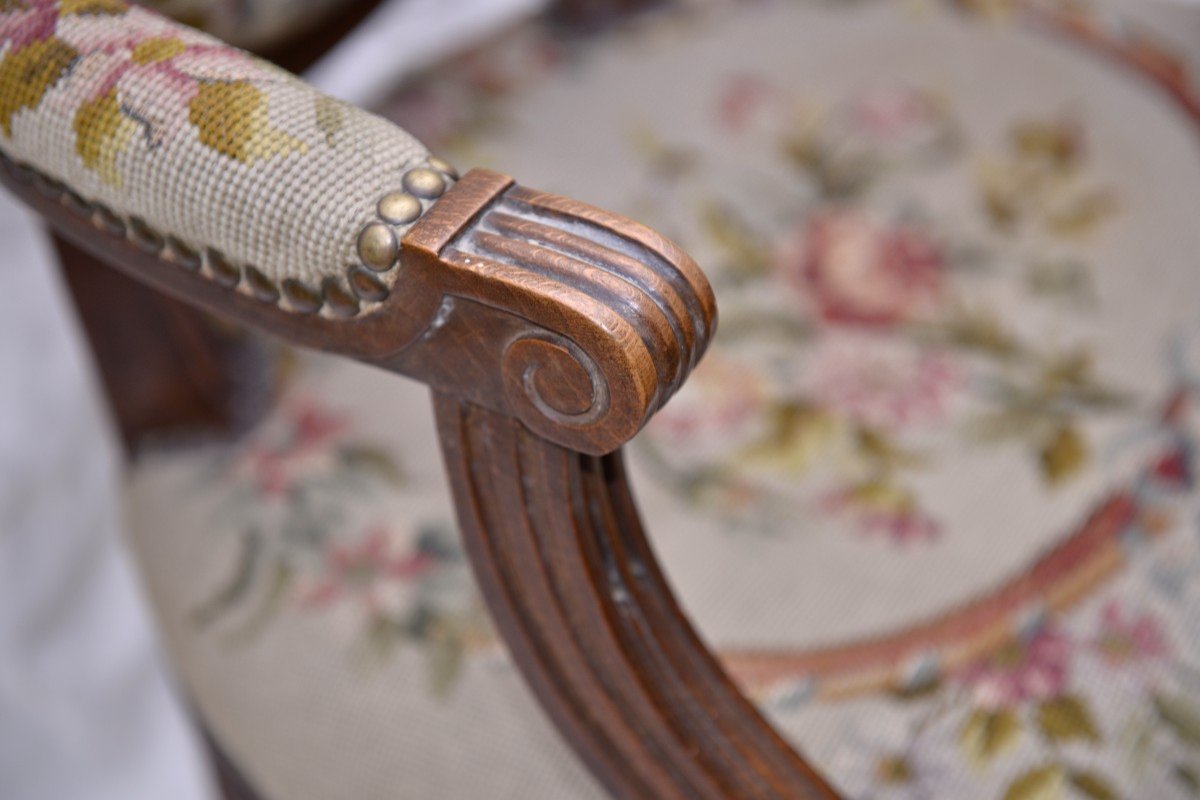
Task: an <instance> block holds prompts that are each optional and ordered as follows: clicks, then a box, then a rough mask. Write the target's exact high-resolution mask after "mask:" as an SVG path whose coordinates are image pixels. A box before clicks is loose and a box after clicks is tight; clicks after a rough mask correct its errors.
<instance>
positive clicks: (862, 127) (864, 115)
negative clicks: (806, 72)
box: [850, 88, 939, 141]
mask: <svg viewBox="0 0 1200 800" xmlns="http://www.w3.org/2000/svg"><path fill="white" fill-rule="evenodd" d="M850 113H851V120H852V123H853V125H854V127H855V129H856V130H858V131H861V132H863V133H865V134H867V135H869V136H871V137H873V138H875V139H878V140H881V141H889V140H893V139H897V138H904V137H911V136H913V135H914V132H915V131H919V130H921V129H923V128H925V127H927V126H928V125H929V124H930V122H931V121H933V120H936V119H937V117H938V116H939V115H938V108H937V106H936V105H935V104H934V103H933V101H932V100H931V98H930V97H929V95H928V94H926V93H923V92H914V91H912V90H909V89H899V88H883V89H876V90H874V91H872V92H868V93H867V94H866V95H864V96H862V97H861V98H859V100H858V102H857V103H856V104H855V105H854V106H853V107H852V108H851V111H850Z"/></svg>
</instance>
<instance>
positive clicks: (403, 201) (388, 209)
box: [376, 192, 421, 225]
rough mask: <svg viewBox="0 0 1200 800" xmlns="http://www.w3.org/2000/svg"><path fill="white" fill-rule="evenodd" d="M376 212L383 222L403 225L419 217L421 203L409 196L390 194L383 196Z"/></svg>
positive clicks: (398, 193)
mask: <svg viewBox="0 0 1200 800" xmlns="http://www.w3.org/2000/svg"><path fill="white" fill-rule="evenodd" d="M376 210H377V211H378V212H379V216H380V217H381V218H382V219H383V221H384V222H390V223H392V224H393V225H405V224H407V223H409V222H412V221H413V220H415V219H416V218H417V217H419V216H421V201H420V200H418V199H417V198H415V197H413V196H412V195H411V194H405V193H404V192H392V193H391V194H388V195H384V197H383V199H382V200H380V201H379V204H378V205H377V206H376Z"/></svg>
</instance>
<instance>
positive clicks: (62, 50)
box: [0, 0, 453, 313]
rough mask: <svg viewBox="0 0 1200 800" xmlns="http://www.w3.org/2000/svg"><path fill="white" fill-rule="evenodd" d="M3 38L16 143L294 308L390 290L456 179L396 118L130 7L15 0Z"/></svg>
mask: <svg viewBox="0 0 1200 800" xmlns="http://www.w3.org/2000/svg"><path fill="white" fill-rule="evenodd" d="M0 47H2V57H0V152H3V154H5V155H6V156H8V157H9V158H10V159H11V160H12V161H13V162H15V163H16V164H18V165H23V166H26V167H29V168H31V169H32V170H33V171H35V172H36V174H37V175H38V176H39V177H40V178H41V179H43V180H48V181H51V182H57V183H61V184H62V185H63V188H64V189H65V190H66V191H69V192H70V193H72V194H71V196H72V197H73V198H74V200H75V201H76V202H78V203H81V204H86V205H87V206H89V207H92V208H94V209H95V211H96V213H97V214H98V215H101V217H102V218H103V219H105V220H107V221H108V222H109V223H110V224H111V225H112V226H114V227H116V226H125V227H126V229H127V230H128V231H129V234H130V236H131V238H134V239H135V240H137V241H139V242H142V243H143V244H144V245H145V247H146V248H147V249H152V250H155V251H156V252H158V253H159V254H160V255H162V256H163V257H164V258H167V259H173V260H176V261H178V262H179V263H180V265H181V266H182V267H184V268H187V269H194V270H199V271H202V272H203V273H205V274H208V275H209V276H210V277H211V278H213V279H214V280H217V281H221V282H227V283H235V284H238V290H239V291H241V292H244V293H254V294H258V295H260V296H261V297H262V298H264V299H273V301H274V302H277V303H278V305H279V306H280V307H281V308H283V309H286V310H292V311H308V312H311V311H313V310H315V309H314V307H313V306H314V305H316V306H318V307H320V306H322V305H324V304H323V303H322V299H323V295H330V294H332V295H333V296H336V297H346V296H347V295H346V292H353V288H352V283H351V281H350V278H351V277H353V275H354V274H362V273H365V274H366V275H367V276H368V277H369V278H370V279H371V280H369V281H365V282H360V283H361V285H363V286H369V287H372V288H371V289H370V291H373V292H376V293H378V292H379V286H382V287H384V288H385V289H390V288H391V287H392V284H393V283H394V282H395V280H396V275H397V273H398V269H397V268H396V266H395V265H396V264H397V261H398V256H397V248H398V242H399V239H400V237H402V236H403V234H404V233H405V231H406V230H407V229H408V228H409V227H410V226H411V225H412V223H413V222H414V221H415V220H416V219H417V218H418V216H419V215H420V214H421V213H423V212H424V210H425V209H427V208H428V206H429V205H430V203H431V202H432V201H433V200H434V199H436V197H438V196H440V195H441V194H442V193H443V192H444V191H445V189H446V188H447V187H448V186H449V185H450V184H451V183H452V182H453V177H452V170H451V169H450V167H449V166H448V165H446V164H444V163H443V162H440V161H438V160H437V159H434V160H433V161H432V167H433V168H431V162H430V160H429V154H428V152H427V151H426V149H425V148H424V147H423V146H422V145H421V144H420V143H419V142H418V141H416V140H415V139H414V138H413V137H412V136H410V135H409V134H407V133H406V132H404V131H403V130H401V129H400V128H398V127H396V126H395V125H393V124H391V123H389V122H387V121H385V120H383V119H380V118H379V117H376V116H374V115H372V114H369V113H367V112H365V111H362V110H360V109H358V108H355V107H353V106H350V105H347V104H345V103H342V102H339V101H337V100H334V99H332V98H330V97H327V96H325V95H323V94H321V93H320V92H317V91H316V90H314V89H312V88H311V87H309V86H307V85H306V84H305V83H303V82H302V81H300V80H298V79H297V78H295V77H294V76H292V75H290V74H288V73H286V72H283V71H282V70H279V69H277V68H276V67H274V66H272V65H270V64H268V63H266V62H264V61H262V60H260V59H257V58H255V57H253V56H251V55H249V54H247V53H245V52H243V51H241V50H237V49H235V48H232V47H229V46H228V45H225V44H223V43H221V42H220V41H218V40H216V39H213V38H212V37H210V36H208V35H206V34H203V33H200V32H198V31H195V30H193V29H191V28H188V27H186V26H183V25H180V24H178V23H175V22H173V21H170V20H168V19H166V18H164V17H162V16H160V15H158V14H156V13H153V12H151V11H148V10H146V9H143V8H139V7H136V6H129V5H127V4H126V3H124V2H121V1H120V0H14V1H13V2H7V3H0ZM364 231H365V233H364ZM356 269H357V273H356V272H355V270H356ZM355 307H356V306H355V304H352V303H351V304H345V308H347V309H351V308H355ZM321 310H322V313H330V312H329V309H328V308H323V309H321ZM355 313H357V311H356V312H355Z"/></svg>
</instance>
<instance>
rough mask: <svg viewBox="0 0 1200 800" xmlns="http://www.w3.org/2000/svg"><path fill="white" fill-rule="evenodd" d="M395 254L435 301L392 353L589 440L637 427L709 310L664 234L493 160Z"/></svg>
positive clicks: (500, 406)
mask: <svg viewBox="0 0 1200 800" xmlns="http://www.w3.org/2000/svg"><path fill="white" fill-rule="evenodd" d="M402 261H403V265H404V269H405V271H406V272H407V273H408V276H409V279H410V280H414V281H419V282H420V283H422V284H424V285H427V286H433V287H437V290H439V291H440V292H441V293H442V296H443V301H442V306H441V309H440V310H439V312H438V315H437V318H436V319H435V320H434V321H433V322H432V323H431V325H430V327H429V329H428V330H427V331H426V334H425V335H423V336H422V337H421V339H420V341H419V342H418V343H417V344H416V345H414V346H413V347H410V348H408V349H407V350H406V351H405V352H404V353H402V354H400V356H399V357H398V358H396V359H393V360H392V361H391V363H390V364H389V366H391V367H392V368H394V369H397V370H399V371H403V372H406V373H408V374H412V375H414V376H416V377H419V378H421V379H423V380H426V381H428V382H429V383H430V384H432V385H433V386H434V387H435V388H437V389H439V390H440V391H443V392H447V393H451V394H458V395H459V396H461V397H464V398H466V399H469V400H471V401H473V402H477V403H480V404H482V405H485V406H488V407H491V408H493V409H497V410H501V411H504V412H505V413H508V414H511V415H512V416H515V417H517V418H518V419H520V420H521V421H522V422H523V423H524V424H525V425H526V426H527V427H529V428H530V429H531V430H532V431H534V432H535V433H537V434H539V435H541V436H543V437H545V438H546V439H549V440H550V441H554V442H557V443H559V444H562V445H564V446H567V447H570V448H572V449H575V450H579V451H581V452H584V453H591V454H602V453H607V452H610V451H612V450H615V449H616V448H618V447H619V446H621V445H622V444H623V443H625V442H626V441H628V440H629V439H630V438H631V437H632V436H633V435H634V434H635V433H637V431H638V430H639V429H640V428H641V427H642V426H643V425H644V424H645V422H646V421H647V419H649V417H650V416H651V415H652V414H653V413H654V412H655V411H656V410H657V409H658V408H659V407H661V405H662V404H663V403H664V402H666V400H667V398H669V397H670V395H671V394H672V393H674V391H675V390H676V389H678V387H679V386H680V384H681V383H682V382H683V380H684V378H685V377H686V376H687V374H688V372H689V371H690V370H691V369H692V367H694V366H695V364H696V362H697V361H698V360H699V358H700V356H701V355H702V353H703V351H704V348H705V347H706V346H707V343H708V341H709V339H710V338H711V336H712V333H713V328H714V325H715V321H716V304H715V301H714V298H713V294H712V290H711V288H710V287H709V285H708V282H707V281H706V280H705V278H704V276H703V275H702V274H701V273H700V271H699V269H698V268H697V267H696V265H695V263H694V262H693V261H692V260H691V259H690V258H689V257H688V256H687V255H686V254H684V253H683V252H682V251H681V250H680V249H679V248H678V247H677V246H676V245H674V244H673V243H671V242H670V241H669V240H667V239H664V238H663V237H661V236H659V235H658V234H656V233H654V232H653V231H651V230H649V229H647V228H645V227H644V226H641V225H639V224H637V223H634V222H632V221H630V220H627V219H624V218H622V217H619V216H616V215H613V214H609V213H607V212H604V211H600V210H599V209H596V208H593V207H591V206H588V205H585V204H583V203H578V202H576V201H573V200H568V199H566V198H563V197H558V196H556V195H551V194H546V193H543V192H537V191H534V190H530V189H526V188H524V187H521V186H517V185H514V183H513V181H512V179H511V178H508V177H506V176H503V175H500V174H498V173H495V172H491V171H488V170H473V171H472V172H470V173H468V174H467V175H465V176H464V177H463V178H462V180H460V181H459V182H458V183H457V184H456V185H455V186H454V187H453V189H451V190H450V192H448V193H447V194H446V195H445V196H444V197H443V198H442V199H441V200H440V201H439V202H438V203H437V204H436V205H435V206H434V207H433V208H432V209H430V211H429V213H428V214H427V215H426V216H425V217H424V218H422V220H421V221H420V222H419V223H418V224H417V225H415V226H414V227H413V229H412V230H411V231H410V232H409V233H408V235H407V236H405V238H404V241H403V247H402ZM451 349H457V350H460V351H462V352H453V353H452V352H449V351H450V350H451ZM451 362H453V363H454V364H455V365H456V366H455V367H454V368H453V371H451V370H450V369H449V368H447V367H446V366H445V365H447V364H449V363H451ZM489 371H491V374H490V375H489V374H488V373H489Z"/></svg>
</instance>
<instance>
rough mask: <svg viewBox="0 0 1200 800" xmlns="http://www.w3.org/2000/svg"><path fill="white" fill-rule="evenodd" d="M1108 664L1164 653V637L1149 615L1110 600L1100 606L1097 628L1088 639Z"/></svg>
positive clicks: (1143, 658)
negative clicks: (1090, 638) (1092, 636)
mask: <svg viewBox="0 0 1200 800" xmlns="http://www.w3.org/2000/svg"><path fill="white" fill-rule="evenodd" d="M1092 645H1093V647H1094V648H1095V650H1096V652H1097V653H1099V654H1100V656H1101V657H1102V658H1103V659H1104V660H1105V661H1107V662H1108V663H1110V664H1114V665H1118V664H1131V663H1134V662H1139V661H1146V660H1151V659H1157V658H1162V657H1164V656H1166V655H1167V654H1168V648H1167V637H1166V635H1165V634H1164V633H1163V629H1162V626H1161V625H1160V624H1159V622H1158V620H1157V619H1155V618H1154V617H1153V616H1152V615H1150V614H1138V615H1134V614H1131V613H1129V612H1128V611H1126V610H1125V609H1123V608H1122V607H1121V605H1120V604H1119V603H1118V602H1117V601H1116V600H1112V601H1110V602H1109V603H1108V604H1107V605H1105V606H1104V611H1103V612H1102V613H1101V617H1100V631H1099V632H1098V634H1097V635H1096V638H1095V639H1094V640H1093V642H1092Z"/></svg>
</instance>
